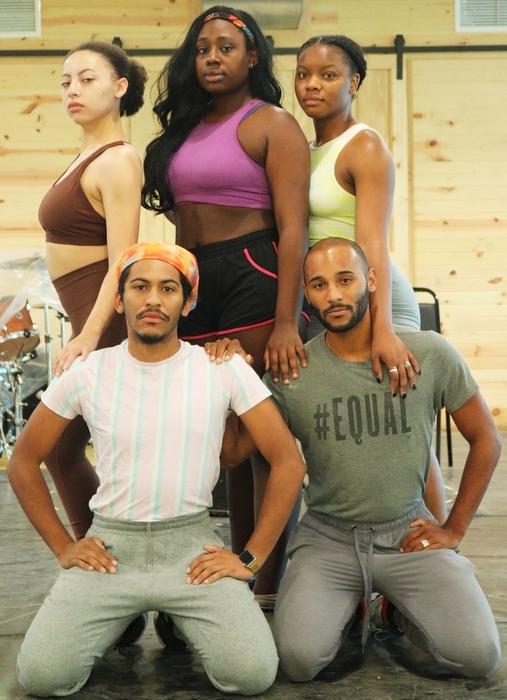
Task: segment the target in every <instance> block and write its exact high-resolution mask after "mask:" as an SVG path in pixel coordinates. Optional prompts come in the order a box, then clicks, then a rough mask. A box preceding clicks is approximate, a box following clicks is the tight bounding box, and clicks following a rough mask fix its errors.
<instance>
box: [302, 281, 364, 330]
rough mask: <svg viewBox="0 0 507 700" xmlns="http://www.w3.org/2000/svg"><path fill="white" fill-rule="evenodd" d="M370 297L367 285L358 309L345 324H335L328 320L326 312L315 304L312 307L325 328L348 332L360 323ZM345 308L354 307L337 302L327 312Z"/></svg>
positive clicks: (358, 301)
mask: <svg viewBox="0 0 507 700" xmlns="http://www.w3.org/2000/svg"><path fill="white" fill-rule="evenodd" d="M369 299H370V292H369V291H368V287H366V289H365V291H364V293H363V294H362V295H361V296H360V297H359V299H358V300H357V301H356V310H355V311H354V313H353V314H352V317H351V319H350V321H349V322H348V323H346V324H344V325H339V324H338V323H334V324H333V323H332V322H331V321H328V320H327V318H326V315H325V312H324V313H322V312H321V311H319V310H318V309H316V308H315V307H314V306H312V309H313V310H314V312H315V314H316V316H317V317H318V319H319V321H320V322H321V323H322V325H323V326H324V328H326V329H327V330H328V331H331V332H332V333H346V332H347V331H350V330H352V328H354V326H356V325H357V324H358V323H359V321H361V319H362V318H363V316H364V315H365V313H366V311H367V310H368V303H369ZM343 308H346V309H352V308H353V307H352V306H351V305H350V304H335V305H334V306H329V307H328V308H327V309H326V310H325V311H326V312H327V311H332V310H333V309H343Z"/></svg>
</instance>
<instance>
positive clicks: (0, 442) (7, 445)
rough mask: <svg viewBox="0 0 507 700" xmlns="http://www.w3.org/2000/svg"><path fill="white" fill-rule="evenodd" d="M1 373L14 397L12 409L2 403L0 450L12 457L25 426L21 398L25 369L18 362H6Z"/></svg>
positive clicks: (5, 384)
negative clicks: (13, 447) (6, 422)
mask: <svg viewBox="0 0 507 700" xmlns="http://www.w3.org/2000/svg"><path fill="white" fill-rule="evenodd" d="M0 372H5V378H4V379H3V380H2V384H3V386H4V387H5V388H6V389H7V390H8V391H9V393H10V394H11V395H12V408H8V407H7V406H2V404H1V403H0V409H2V408H3V410H0V450H1V452H5V454H6V455H7V457H10V456H11V453H12V446H13V445H14V444H15V442H16V440H17V439H18V437H19V435H20V433H21V430H22V428H23V425H24V424H25V421H24V418H23V406H24V405H25V404H24V403H23V401H22V398H21V385H22V384H23V368H22V366H21V364H20V363H18V362H6V363H4V364H3V365H0ZM5 420H7V421H8V424H9V426H8V429H7V432H5V429H4V421H5Z"/></svg>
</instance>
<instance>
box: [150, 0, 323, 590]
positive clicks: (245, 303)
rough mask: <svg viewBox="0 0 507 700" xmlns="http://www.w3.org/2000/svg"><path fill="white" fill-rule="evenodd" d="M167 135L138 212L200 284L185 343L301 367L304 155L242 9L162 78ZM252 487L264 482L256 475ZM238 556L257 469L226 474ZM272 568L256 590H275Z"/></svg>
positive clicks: (262, 364) (195, 29)
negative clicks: (184, 255) (160, 221)
mask: <svg viewBox="0 0 507 700" xmlns="http://www.w3.org/2000/svg"><path fill="white" fill-rule="evenodd" d="M159 91H160V92H159V97H158V99H157V101H156V103H155V107H154V111H155V113H156V115H157V117H158V120H159V122H160V125H161V132H160V134H159V136H158V137H157V138H155V139H154V140H153V141H152V142H151V143H150V144H149V145H148V148H147V152H146V158H145V163H144V171H145V185H144V188H143V206H145V207H146V208H148V209H151V210H152V211H155V212H157V213H165V214H166V215H168V216H170V218H171V219H172V220H173V221H174V223H175V225H176V242H177V243H178V244H179V245H182V246H184V247H185V248H188V249H190V250H192V252H193V253H194V254H195V256H196V257H197V260H198V262H199V269H200V275H201V283H200V285H201V286H200V293H199V299H198V302H197V306H196V308H195V309H194V311H192V312H191V313H190V314H189V316H188V318H186V319H182V322H181V324H180V328H179V335H180V337H182V338H184V339H186V340H189V341H193V342H197V343H203V342H205V341H207V340H213V339H216V338H220V337H224V336H226V335H227V336H228V337H232V338H237V339H238V340H240V342H241V345H242V346H243V347H244V348H245V350H247V351H248V352H249V353H250V354H251V355H252V356H253V358H254V367H255V369H256V370H257V371H258V372H259V374H262V373H263V372H264V370H270V371H271V372H272V373H273V375H274V376H275V377H277V378H279V379H280V381H283V380H285V379H287V380H288V378H289V377H290V376H297V372H298V363H299V362H300V363H301V364H303V365H304V364H305V362H306V360H305V354H304V348H303V343H302V341H301V338H300V336H299V332H298V321H299V309H300V302H301V281H302V262H303V257H304V253H305V248H306V225H307V218H308V188H309V156H308V148H307V144H306V140H305V137H304V135H303V133H302V131H301V129H300V128H299V126H298V124H297V122H296V120H295V119H294V118H293V117H292V116H291V115H290V114H288V113H287V112H286V111H285V110H283V109H282V108H281V107H280V98H281V89H280V86H279V84H278V83H277V81H276V79H275V78H274V75H273V72H272V58H271V52H270V49H269V46H268V44H267V42H266V39H265V37H264V36H263V34H262V32H261V30H260V29H259V27H258V25H257V23H256V22H255V20H254V19H253V18H252V17H251V16H250V15H248V14H247V13H245V12H241V11H239V10H234V9H232V8H230V7H225V6H223V5H217V6H215V7H212V8H210V9H209V10H207V11H206V12H204V13H202V14H201V15H200V16H199V17H197V19H196V20H195V21H194V22H193V23H192V25H191V27H190V29H189V31H188V33H187V35H186V37H185V39H184V41H183V43H182V44H181V46H180V47H179V48H178V49H177V51H176V52H175V54H174V55H173V56H172V58H171V59H170V60H169V62H168V63H167V65H166V67H165V68H164V71H163V73H162V74H161V76H160V78H159ZM255 477H256V479H257V477H258V480H256V488H257V485H258V484H260V482H261V477H260V475H259V474H257V475H255ZM228 489H229V503H230V516H231V527H232V539H233V549H234V551H236V552H240V551H241V550H242V549H243V547H244V545H245V542H246V541H247V540H248V537H249V535H250V534H251V532H252V530H253V510H252V504H253V496H252V479H251V470H250V468H249V466H248V465H242V466H241V467H238V468H237V469H234V470H233V471H232V472H229V473H228ZM274 590H275V583H274V579H273V577H272V576H271V574H270V573H269V567H266V566H265V567H264V568H263V571H262V572H260V574H259V575H258V578H257V584H256V592H259V593H272V592H273V591H274Z"/></svg>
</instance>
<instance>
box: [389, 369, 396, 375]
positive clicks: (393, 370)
mask: <svg viewBox="0 0 507 700" xmlns="http://www.w3.org/2000/svg"><path fill="white" fill-rule="evenodd" d="M389 372H391V373H392V374H398V368H397V367H391V369H390V370H389Z"/></svg>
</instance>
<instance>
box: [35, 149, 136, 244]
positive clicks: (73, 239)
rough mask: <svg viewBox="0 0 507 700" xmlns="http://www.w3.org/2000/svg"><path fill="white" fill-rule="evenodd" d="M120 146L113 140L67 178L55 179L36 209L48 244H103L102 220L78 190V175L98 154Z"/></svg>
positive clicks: (79, 181) (84, 161)
mask: <svg viewBox="0 0 507 700" xmlns="http://www.w3.org/2000/svg"><path fill="white" fill-rule="evenodd" d="M123 143H125V141H114V142H113V143H107V144H106V145H105V146H101V147H100V148H98V149H97V150H96V151H94V152H93V153H92V154H91V155H90V156H88V158H85V160H83V162H82V163H80V164H79V165H78V166H77V168H75V169H74V170H73V171H72V172H71V173H70V174H69V175H67V176H66V177H63V179H59V180H57V181H56V183H55V184H54V185H53V186H52V188H51V189H50V190H49V192H48V193H47V194H46V196H45V197H44V199H43V200H42V202H41V203H40V207H39V221H40V224H41V226H42V228H43V229H44V231H45V232H46V241H47V242H48V243H66V244H68V245H106V244H107V229H106V220H105V219H104V217H103V216H101V215H100V214H99V213H98V212H96V211H95V209H94V208H93V207H92V205H91V204H90V202H89V201H88V199H87V198H86V195H85V193H84V192H83V188H82V187H81V175H82V174H83V172H84V171H85V169H86V168H87V167H88V165H89V164H90V163H91V162H92V161H93V160H95V158H97V157H98V156H100V154H101V153H104V151H107V149H108V148H112V147H113V146H119V145H120V144H123ZM64 174H65V173H64Z"/></svg>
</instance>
